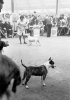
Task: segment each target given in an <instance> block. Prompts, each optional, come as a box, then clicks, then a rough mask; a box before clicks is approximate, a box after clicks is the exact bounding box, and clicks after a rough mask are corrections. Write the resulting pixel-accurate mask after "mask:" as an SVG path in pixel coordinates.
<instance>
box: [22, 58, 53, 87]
mask: <svg viewBox="0 0 70 100" xmlns="http://www.w3.org/2000/svg"><path fill="white" fill-rule="evenodd" d="M21 64H22V66H24V67H25V69H26V70H25V71H24V76H23V79H22V80H24V79H25V83H24V84H23V85H25V87H26V88H29V87H28V85H27V82H28V81H29V79H30V78H31V76H32V75H34V76H41V81H42V85H43V86H45V85H46V84H45V79H46V76H47V73H48V70H49V68H55V66H54V61H53V60H52V59H51V57H50V58H49V60H48V61H47V62H46V63H44V64H42V65H40V66H28V67H27V66H26V65H24V64H23V62H22V60H21Z"/></svg>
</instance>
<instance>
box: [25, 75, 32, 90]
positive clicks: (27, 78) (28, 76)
mask: <svg viewBox="0 0 70 100" xmlns="http://www.w3.org/2000/svg"><path fill="white" fill-rule="evenodd" d="M30 77H31V75H27V77H26V81H25V87H26V88H27V89H28V88H29V87H28V85H27V82H28V81H29V79H30Z"/></svg>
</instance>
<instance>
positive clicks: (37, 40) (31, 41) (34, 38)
mask: <svg viewBox="0 0 70 100" xmlns="http://www.w3.org/2000/svg"><path fill="white" fill-rule="evenodd" d="M28 42H29V45H32V43H34V42H35V44H36V45H39V46H40V41H39V36H30V35H29V36H28Z"/></svg>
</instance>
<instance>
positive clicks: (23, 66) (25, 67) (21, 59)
mask: <svg viewBox="0 0 70 100" xmlns="http://www.w3.org/2000/svg"><path fill="white" fill-rule="evenodd" d="M21 64H22V66H23V67H25V68H27V66H26V65H24V64H23V62H22V59H21Z"/></svg>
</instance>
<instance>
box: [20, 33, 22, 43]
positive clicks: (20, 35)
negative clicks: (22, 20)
mask: <svg viewBox="0 0 70 100" xmlns="http://www.w3.org/2000/svg"><path fill="white" fill-rule="evenodd" d="M19 41H20V44H22V42H21V35H19Z"/></svg>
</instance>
